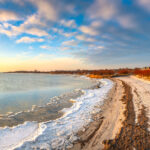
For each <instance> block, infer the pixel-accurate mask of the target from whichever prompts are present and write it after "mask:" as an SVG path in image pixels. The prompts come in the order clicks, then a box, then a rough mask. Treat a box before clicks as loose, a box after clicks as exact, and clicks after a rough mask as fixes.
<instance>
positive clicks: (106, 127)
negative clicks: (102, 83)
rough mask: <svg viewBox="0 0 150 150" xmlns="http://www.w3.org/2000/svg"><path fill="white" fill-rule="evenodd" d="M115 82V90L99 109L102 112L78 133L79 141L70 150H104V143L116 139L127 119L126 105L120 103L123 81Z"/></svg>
mask: <svg viewBox="0 0 150 150" xmlns="http://www.w3.org/2000/svg"><path fill="white" fill-rule="evenodd" d="M113 82H114V86H113V88H112V89H111V90H110V91H109V93H108V95H107V98H106V99H105V100H104V104H103V105H102V106H100V107H99V109H100V110H101V111H100V112H98V113H96V114H94V115H93V116H92V118H93V122H91V123H90V124H89V125H87V126H86V127H85V129H84V130H80V131H79V132H78V134H77V135H78V136H79V140H78V141H76V142H75V143H74V146H73V148H71V149H70V150H79V149H83V150H91V149H92V150H98V149H103V148H104V144H103V141H104V140H106V139H109V138H114V137H115V135H116V134H117V133H118V132H119V129H120V128H121V126H122V123H121V122H122V121H123V120H124V119H125V118H124V116H123V112H124V110H125V105H124V104H122V102H121V101H120V100H121V98H122V96H123V92H124V89H123V87H122V83H121V81H118V80H113ZM116 91H117V93H116ZM119 95H120V96H119ZM118 96H119V99H118V98H117V97H118Z"/></svg>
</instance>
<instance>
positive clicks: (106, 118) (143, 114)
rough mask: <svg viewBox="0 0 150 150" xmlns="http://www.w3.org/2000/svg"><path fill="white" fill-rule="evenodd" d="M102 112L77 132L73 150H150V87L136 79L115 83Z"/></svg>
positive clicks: (122, 78) (119, 80)
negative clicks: (77, 138)
mask: <svg viewBox="0 0 150 150" xmlns="http://www.w3.org/2000/svg"><path fill="white" fill-rule="evenodd" d="M114 82H115V86H114V87H113V89H112V90H111V91H110V93H109V95H108V98H107V99H106V101H105V104H104V105H103V107H102V108H101V110H102V111H101V112H100V113H98V114H96V115H94V116H93V119H94V121H93V122H92V123H91V124H90V125H89V126H87V127H86V128H85V130H83V131H82V130H81V131H79V132H78V136H79V137H80V139H79V140H78V141H76V142H75V143H74V146H73V148H71V149H72V150H80V149H83V150H102V149H103V150H126V149H128V150H130V149H131V150H133V149H136V150H149V149H150V132H149V130H148V128H149V120H150V118H149V109H150V84H149V83H148V82H144V81H142V80H139V79H137V78H135V77H121V78H115V79H114Z"/></svg>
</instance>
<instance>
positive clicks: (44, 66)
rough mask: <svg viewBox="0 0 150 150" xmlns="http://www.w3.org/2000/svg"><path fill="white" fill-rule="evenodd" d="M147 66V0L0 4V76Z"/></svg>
mask: <svg viewBox="0 0 150 150" xmlns="http://www.w3.org/2000/svg"><path fill="white" fill-rule="evenodd" d="M143 66H150V0H0V72H3V71H16V70H35V69H36V70H41V71H50V70H62V69H64V70H74V69H105V68H107V69H112V68H121V67H143Z"/></svg>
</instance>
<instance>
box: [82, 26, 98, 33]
mask: <svg viewBox="0 0 150 150" xmlns="http://www.w3.org/2000/svg"><path fill="white" fill-rule="evenodd" d="M79 30H80V31H82V32H83V33H85V34H89V35H98V34H99V33H98V31H96V30H95V29H94V28H93V27H91V26H80V28H79Z"/></svg>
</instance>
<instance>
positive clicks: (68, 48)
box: [60, 47, 70, 51]
mask: <svg viewBox="0 0 150 150" xmlns="http://www.w3.org/2000/svg"><path fill="white" fill-rule="evenodd" d="M60 50H63V51H65V50H70V47H61V48H60Z"/></svg>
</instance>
